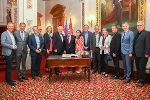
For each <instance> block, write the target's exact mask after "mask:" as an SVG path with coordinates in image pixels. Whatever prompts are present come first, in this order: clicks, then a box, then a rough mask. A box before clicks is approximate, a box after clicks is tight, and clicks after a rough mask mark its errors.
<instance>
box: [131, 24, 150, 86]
mask: <svg viewBox="0 0 150 100" xmlns="http://www.w3.org/2000/svg"><path fill="white" fill-rule="evenodd" d="M137 30H138V33H137V34H136V36H135V38H134V43H133V54H134V56H135V64H136V68H137V74H138V75H137V79H138V81H137V83H138V85H137V87H142V86H144V81H145V71H146V64H147V61H148V57H149V55H150V45H149V43H150V32H148V31H145V30H144V23H143V22H142V21H139V22H137Z"/></svg>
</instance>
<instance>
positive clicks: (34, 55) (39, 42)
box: [28, 26, 44, 79]
mask: <svg viewBox="0 0 150 100" xmlns="http://www.w3.org/2000/svg"><path fill="white" fill-rule="evenodd" d="M33 32H34V33H33V34H32V35H30V36H29V40H28V45H29V48H30V55H31V74H32V79H35V75H36V76H38V77H42V75H41V73H40V65H41V59H42V52H41V51H42V50H43V47H44V42H43V39H42V36H40V35H39V34H38V28H37V26H33Z"/></svg>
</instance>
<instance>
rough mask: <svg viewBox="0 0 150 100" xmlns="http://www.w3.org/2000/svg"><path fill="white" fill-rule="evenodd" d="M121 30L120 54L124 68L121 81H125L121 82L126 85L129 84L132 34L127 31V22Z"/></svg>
mask: <svg viewBox="0 0 150 100" xmlns="http://www.w3.org/2000/svg"><path fill="white" fill-rule="evenodd" d="M122 28H123V30H124V32H122V36H121V53H122V60H123V66H124V76H123V77H122V78H121V80H123V79H126V80H125V81H124V82H123V84H126V83H129V82H130V75H131V57H132V53H133V40H134V33H133V32H132V31H130V30H129V24H128V23H127V22H125V23H124V24H122Z"/></svg>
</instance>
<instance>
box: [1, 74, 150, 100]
mask: <svg viewBox="0 0 150 100" xmlns="http://www.w3.org/2000/svg"><path fill="white" fill-rule="evenodd" d="M16 84H17V86H15V87H11V86H9V85H7V84H6V82H2V83H0V100H28V99H30V100H66V99H67V100H68V99H69V100H77V99H78V100H85V99H86V100H96V99H99V100H106V99H113V100H150V84H149V83H146V84H145V85H144V87H142V88H137V87H136V84H135V83H134V81H133V80H132V81H131V82H130V83H128V84H126V85H124V84H122V81H121V80H111V79H110V76H109V77H108V78H104V76H102V75H100V74H94V75H93V74H91V82H88V81H87V78H86V77H84V74H77V73H74V74H72V72H64V73H62V74H60V75H59V76H55V75H53V77H52V81H51V83H49V80H48V75H44V76H43V77H42V78H39V77H36V80H33V79H31V78H29V80H27V81H25V82H23V83H21V82H18V81H17V82H16Z"/></svg>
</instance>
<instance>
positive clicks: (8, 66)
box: [5, 50, 15, 82]
mask: <svg viewBox="0 0 150 100" xmlns="http://www.w3.org/2000/svg"><path fill="white" fill-rule="evenodd" d="M14 54H15V51H13V50H12V52H11V55H9V56H5V57H6V73H5V79H6V82H12V78H11V71H12V62H13V56H14Z"/></svg>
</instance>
